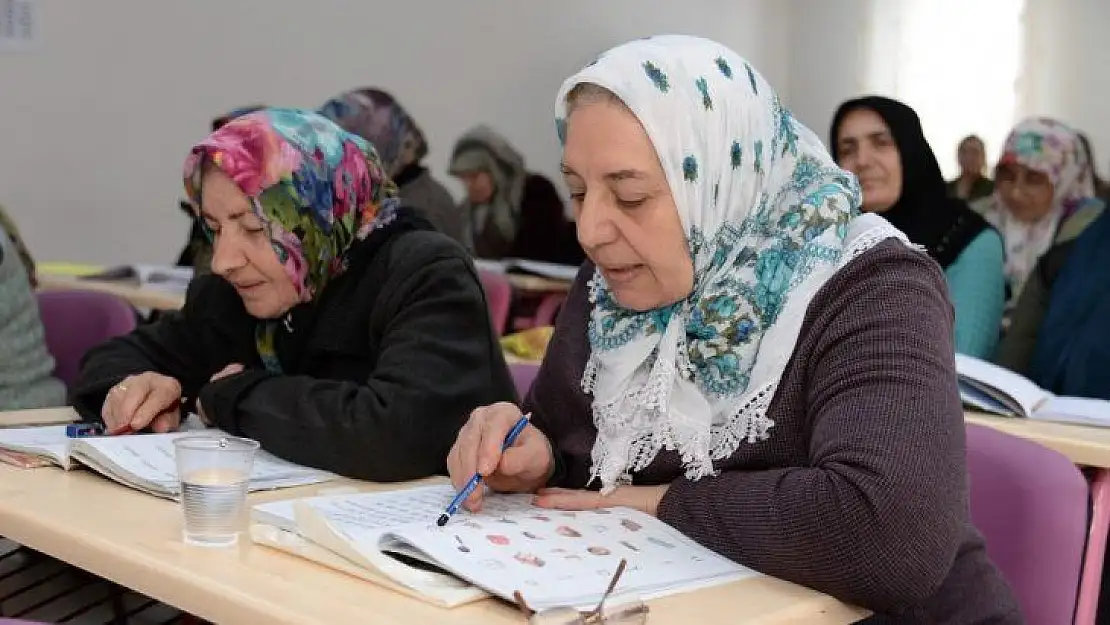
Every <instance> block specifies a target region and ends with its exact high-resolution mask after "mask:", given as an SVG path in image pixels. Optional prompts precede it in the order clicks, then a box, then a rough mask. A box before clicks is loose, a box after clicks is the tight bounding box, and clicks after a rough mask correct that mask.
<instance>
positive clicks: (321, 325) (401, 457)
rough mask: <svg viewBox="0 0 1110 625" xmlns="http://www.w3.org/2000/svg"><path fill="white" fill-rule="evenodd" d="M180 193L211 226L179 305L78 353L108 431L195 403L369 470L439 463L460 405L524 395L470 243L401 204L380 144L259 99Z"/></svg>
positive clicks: (304, 455)
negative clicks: (208, 265)
mask: <svg viewBox="0 0 1110 625" xmlns="http://www.w3.org/2000/svg"><path fill="white" fill-rule="evenodd" d="M185 189H186V193H187V195H188V197H189V199H190V201H191V202H192V204H193V206H194V207H195V210H196V211H197V214H198V215H199V217H200V218H201V219H202V220H203V223H204V224H205V227H206V229H207V230H208V231H209V233H210V235H211V237H212V240H213V248H214V250H213V257H212V274H210V275H205V276H201V277H199V278H197V279H196V280H194V281H193V283H192V284H191V285H190V287H189V292H188V294H187V295H186V299H185V307H184V309H183V310H182V311H180V312H178V313H172V314H168V315H165V316H163V317H162V318H160V319H159V320H158V321H157V322H155V323H153V324H149V325H146V326H143V327H141V328H140V329H138V330H136V331H135V332H133V333H132V334H131V335H129V336H125V337H122V338H118V339H114V340H112V341H110V342H108V343H106V344H104V345H102V346H100V347H98V348H96V349H94V350H92V351H91V352H90V353H89V355H88V356H87V357H86V358H85V361H84V363H83V367H82V372H81V376H80V379H79V381H78V382H77V384H76V386H75V388H74V389H73V399H74V405H75V407H76V408H77V410H78V411H79V412H80V413H81V415H82V416H83V417H84V418H85V419H89V420H102V421H103V422H104V424H105V425H106V427H107V428H108V430H109V431H110V432H113V433H123V432H127V431H139V430H143V429H145V428H149V429H152V430H154V431H157V432H161V431H167V430H171V429H174V428H175V427H176V426H177V425H178V423H179V422H180V419H181V415H182V413H183V412H184V411H188V410H193V409H195V410H196V411H197V412H198V413H199V414H200V415H201V416H202V418H203V419H204V420H205V421H206V422H208V423H210V424H212V425H215V426H218V427H219V428H221V429H223V430H225V431H227V432H231V433H233V434H237V435H243V436H248V437H250V438H253V439H256V440H258V441H259V442H260V443H261V444H262V447H263V449H266V450H268V451H270V452H272V453H274V454H276V455H278V456H280V457H283V458H286V459H288V460H291V461H293V462H297V463H300V464H304V465H308V466H313V467H318V468H322V469H326V470H330V471H333V472H336V473H339V474H342V475H347V476H351V477H357V478H362V479H370V480H377V481H390V480H403V479H412V478H417V477H422V476H426V475H430V474H432V473H435V472H437V471H440V470H441V469H442V467H443V457H444V455H445V454H446V451H447V449H448V448H449V447H450V443H451V440H452V439H453V437H454V434H455V432H456V431H457V430H458V428H459V426H460V424H461V423H462V422H463V420H464V419H465V417H466V414H467V413H468V412H469V411H470V410H471V409H472V408H473V407H474V406H477V405H481V404H484V403H488V402H489V401H496V400H498V399H509V398H511V397H513V396H514V394H515V393H514V390H513V383H512V379H511V378H510V377H509V374H508V372H507V370H506V367H505V363H504V361H503V358H502V355H501V352H500V350H499V349H498V346H497V341H496V336H495V335H494V332H493V330H492V328H491V326H490V322H489V318H488V314H487V312H486V303H485V300H484V297H483V295H482V288H481V284H480V282H479V280H478V276H477V275H476V274H475V273H474V270H473V269H472V267H471V265H470V262H469V259H468V257H467V254H466V252H465V250H463V249H462V247H461V246H459V245H458V244H457V243H455V242H454V241H451V240H450V239H449V238H447V237H446V236H444V235H443V234H440V233H438V232H435V231H433V230H432V229H431V226H430V224H428V223H427V222H426V221H424V220H423V219H422V218H420V217H419V216H417V215H416V214H415V213H413V212H412V211H411V210H409V209H407V208H405V207H402V206H401V205H400V204H399V202H398V200H397V197H396V188H395V187H394V185H393V183H392V182H391V181H390V180H389V178H388V177H387V176H386V175H385V172H384V171H383V170H382V167H381V164H380V162H379V160H378V156H377V154H376V153H375V152H374V149H373V148H372V147H371V146H370V145H369V144H368V143H366V142H365V141H363V140H362V139H361V138H359V137H356V136H354V135H352V134H349V133H347V132H345V131H343V130H342V129H340V128H339V127H337V126H336V125H335V124H333V123H332V122H331V121H329V120H327V119H326V118H324V117H322V116H320V115H318V114H316V113H312V112H307V111H297V110H288V109H266V110H263V111H260V112H256V113H252V114H249V115H244V116H241V117H238V118H236V119H234V120H232V121H230V122H229V123H228V124H226V125H225V126H223V127H222V128H220V129H219V130H217V131H216V132H214V133H212V134H211V135H210V136H209V137H208V138H207V139H205V140H204V141H202V142H201V143H199V144H198V145H196V146H195V147H194V148H193V149H192V151H191V152H190V155H189V157H188V159H187V160H186V162H185Z"/></svg>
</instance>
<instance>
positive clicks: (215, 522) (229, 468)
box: [173, 435, 258, 547]
mask: <svg viewBox="0 0 1110 625" xmlns="http://www.w3.org/2000/svg"><path fill="white" fill-rule="evenodd" d="M173 443H174V456H175V457H176V460H177V475H178V478H179V479H180V481H181V509H182V510H183V511H184V516H185V525H184V530H183V531H182V537H183V538H184V540H185V542H186V543H188V544H190V545H199V546H202V547H229V546H232V545H234V544H236V543H237V542H239V531H240V530H241V529H242V522H243V516H244V512H245V509H246V504H247V485H248V483H249V482H250V475H251V469H252V467H253V466H254V455H255V452H256V451H258V441H254V440H251V439H249V438H237V437H234V436H213V435H196V436H183V437H181V438H178V439H176V440H174V442H173Z"/></svg>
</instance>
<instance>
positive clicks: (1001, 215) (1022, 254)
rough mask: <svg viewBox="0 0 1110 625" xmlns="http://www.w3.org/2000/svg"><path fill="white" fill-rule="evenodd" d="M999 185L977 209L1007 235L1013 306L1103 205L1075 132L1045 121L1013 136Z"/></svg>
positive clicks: (1000, 165)
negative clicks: (1053, 252)
mask: <svg viewBox="0 0 1110 625" xmlns="http://www.w3.org/2000/svg"><path fill="white" fill-rule="evenodd" d="M994 180H995V189H994V194H993V195H992V196H991V197H990V198H987V199H985V200H984V201H983V203H982V204H981V205H979V206H978V210H980V211H982V213H983V217H985V218H986V219H987V221H988V222H990V223H991V225H993V226H994V227H995V228H997V229H998V231H999V233H1001V234H1002V241H1003V244H1004V245H1005V248H1006V265H1005V273H1006V279H1007V282H1008V286H1009V292H1010V296H1009V298H1008V302H1009V305H1010V306H1012V305H1013V303H1014V302H1015V301H1016V300H1017V298H1018V296H1019V295H1020V294H1021V291H1022V288H1023V287H1024V286H1025V281H1026V279H1027V278H1028V277H1029V274H1030V272H1031V271H1033V267H1034V265H1036V264H1037V261H1038V260H1039V259H1040V257H1041V256H1042V255H1043V254H1044V253H1045V252H1046V251H1048V248H1050V247H1052V245H1053V244H1055V243H1060V242H1063V241H1065V240H1068V239H1073V238H1075V237H1076V236H1078V234H1079V233H1080V232H1081V231H1082V230H1083V228H1084V227H1085V226H1086V225H1087V224H1089V223H1090V222H1091V221H1093V220H1094V219H1095V217H1096V216H1097V215H1098V213H1099V212H1101V210H1102V203H1101V202H1100V201H1099V200H1098V199H1096V198H1095V197H1094V195H1095V190H1094V182H1093V181H1092V180H1091V176H1090V167H1088V165H1087V158H1086V155H1085V154H1084V152H1083V148H1082V145H1081V144H1080V142H1079V138H1078V136H1077V135H1076V133H1075V131H1074V130H1072V129H1071V128H1070V127H1068V126H1066V125H1064V124H1062V123H1060V122H1058V121H1056V120H1053V119H1048V118H1044V117H1038V118H1032V119H1027V120H1025V121H1023V122H1021V123H1019V124H1018V125H1017V126H1015V127H1014V129H1013V130H1012V131H1010V135H1009V137H1007V138H1006V144H1005V145H1004V146H1003V148H1002V155H1001V156H1000V157H999V159H998V166H997V167H996V168H995V175H994Z"/></svg>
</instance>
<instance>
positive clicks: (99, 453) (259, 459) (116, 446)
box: [70, 430, 335, 499]
mask: <svg viewBox="0 0 1110 625" xmlns="http://www.w3.org/2000/svg"><path fill="white" fill-rule="evenodd" d="M210 432H211V433H212V435H214V436H217V435H219V434H220V432H219V430H210ZM190 434H195V432H174V433H170V434H137V435H129V436H97V437H90V438H81V439H76V440H75V441H74V443H73V445H72V448H71V452H70V453H71V456H72V457H73V458H74V459H77V460H80V461H81V463H82V464H85V465H88V466H89V467H90V468H92V469H94V470H97V471H99V472H101V473H104V474H105V475H107V476H108V477H110V478H112V479H114V480H116V481H119V482H122V483H123V484H126V485H128V486H133V487H135V488H138V489H140V490H143V491H146V492H148V493H150V494H153V495H157V496H160V497H167V498H171V499H172V498H176V497H178V496H179V492H180V485H179V484H178V476H177V462H176V460H175V458H174V446H173V441H174V439H176V438H179V437H181V436H188V435H190ZM334 477H335V476H334V475H332V474H330V473H328V472H326V471H319V470H316V469H310V468H307V467H302V466H299V465H296V464H293V463H291V462H287V461H285V460H281V459H279V458H277V457H275V456H273V455H272V454H269V453H266V452H264V451H261V450H259V451H258V452H257V454H256V455H255V459H254V466H253V468H252V470H251V480H250V484H249V486H248V487H247V488H248V490H250V491H257V490H267V489H272V488H286V487H292V486H304V485H307V484H317V483H320V482H324V481H327V480H330V479H332V478H334Z"/></svg>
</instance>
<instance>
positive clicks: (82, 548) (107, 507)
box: [0, 465, 867, 625]
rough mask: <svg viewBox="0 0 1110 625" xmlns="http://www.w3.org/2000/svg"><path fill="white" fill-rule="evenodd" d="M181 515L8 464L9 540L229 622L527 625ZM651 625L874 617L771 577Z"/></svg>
mask: <svg viewBox="0 0 1110 625" xmlns="http://www.w3.org/2000/svg"><path fill="white" fill-rule="evenodd" d="M341 487H357V488H358V489H360V490H373V489H375V488H382V487H381V486H376V485H373V484H367V483H364V482H354V481H350V480H344V481H342V482H338V483H337V482H332V483H330V484H323V485H318V486H310V487H304V488H298V489H289V490H285V491H276V492H269V493H257V494H254V495H251V500H252V501H253V502H260V501H268V500H274V499H281V498H285V497H293V496H304V495H309V494H313V493H316V492H321V491H323V492H327V491H329V490H335V489H337V488H341ZM180 532H181V512H180V509H179V508H178V504H176V503H174V502H171V501H166V500H163V499H158V498H156V497H151V496H150V495H146V494H143V493H141V492H138V491H135V490H132V489H129V488H126V487H123V486H120V485H118V484H115V483H113V482H111V481H109V480H107V479H105V478H102V477H100V476H98V475H96V474H93V473H91V472H85V471H72V472H68V473H67V472H64V471H61V470H59V469H56V468H39V469H16V468H14V467H9V466H7V465H0V535H3V536H6V537H8V538H11V539H12V540H14V541H17V542H19V543H22V544H24V545H26V546H28V547H31V548H33V549H36V550H38V551H41V552H44V553H46V554H48V555H51V556H53V557H55V558H58V559H59V560H63V561H65V562H69V563H70V564H73V565H75V566H78V567H80V568H82V569H85V570H87V571H90V572H92V573H94V574H96V575H99V576H102V577H105V578H107V579H110V580H112V581H114V582H116V583H118V584H120V585H122V586H126V587H128V588H132V589H134V590H136V591H138V592H140V593H143V594H145V595H148V596H150V597H153V598H156V599H158V600H160V601H163V602H165V603H168V604H170V605H173V606H175V607H177V608H179V609H181V610H184V611H187V612H190V613H192V614H196V615H197V616H199V617H201V618H204V619H207V620H210V621H213V622H216V623H219V624H221V625H235V624H237V623H244V624H254V623H266V624H267V625H276V624H288V625H314V624H319V625H324V624H326V625H338V624H347V623H350V624H359V625H361V624H363V623H387V624H391V625H392V624H397V625H401V624H405V625H408V624H410V623H421V624H422V625H436V624H439V623H444V624H446V623H452V624H459V625H467V624H474V625H478V624H482V625H497V624H500V623H504V624H506V625H508V624H512V625H520V624H521V623H523V619H522V618H521V616H520V614H519V613H518V612H516V611H515V609H513V608H511V607H510V606H508V605H507V604H503V603H501V602H498V601H494V600H484V601H481V602H478V603H475V604H472V605H468V606H463V607H459V608H456V609H453V610H447V609H442V608H438V607H436V606H433V605H430V604H426V603H423V602H421V601H418V600H416V599H412V598H409V597H407V596H404V595H401V594H399V593H395V592H392V591H390V590H387V589H385V588H381V587H379V586H375V585H374V584H372V583H370V582H366V581H363V580H359V579H357V578H355V577H351V576H348V575H345V574H343V573H340V572H337V571H333V570H331V569H328V568H325V567H322V566H319V565H316V564H313V563H311V562H308V561H306V560H302V559H300V558H297V557H295V556H292V555H288V554H285V553H282V552H279V551H277V550H273V549H269V548H267V547H262V546H258V545H253V544H251V543H250V542H249V540H247V539H244V540H243V541H241V543H240V545H239V546H238V547H235V548H231V549H205V548H199V547H187V546H186V545H184V544H183V543H182V542H181V534H180ZM649 605H650V607H651V616H650V619H649V621H648V622H649V623H651V624H652V625H659V624H665V623H702V624H706V625H709V624H713V623H721V624H725V623H729V624H732V623H749V624H759V625H803V624H805V625H824V624H828V625H833V624H836V625H841V624H845V623H852V622H855V621H856V620H858V619H860V618H863V617H864V616H866V614H867V612H866V611H864V610H861V609H859V608H852V607H849V606H847V605H845V604H843V603H841V602H839V601H837V600H835V599H833V598H832V597H829V596H827V595H822V594H820V593H818V592H815V591H813V590H809V589H807V588H804V587H801V586H797V585H794V584H791V583H788V582H784V581H781V580H776V579H772V578H766V577H760V578H755V579H749V580H744V581H741V582H736V583H733V584H729V585H725V586H719V587H716V588H711V589H706V590H702V591H698V592H695V593H689V594H683V595H675V596H671V597H666V598H663V599H659V600H655V601H652V602H651V603H650V604H649Z"/></svg>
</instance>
